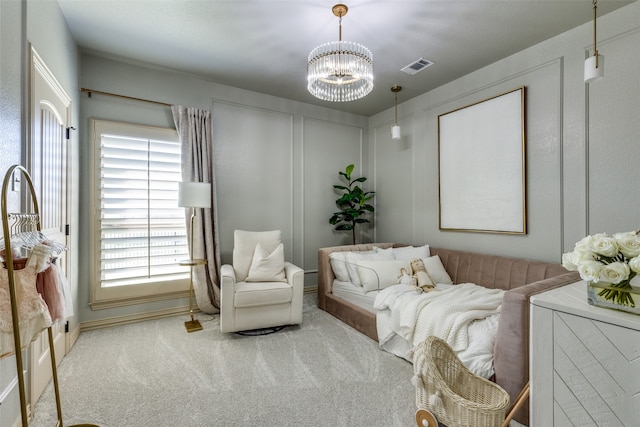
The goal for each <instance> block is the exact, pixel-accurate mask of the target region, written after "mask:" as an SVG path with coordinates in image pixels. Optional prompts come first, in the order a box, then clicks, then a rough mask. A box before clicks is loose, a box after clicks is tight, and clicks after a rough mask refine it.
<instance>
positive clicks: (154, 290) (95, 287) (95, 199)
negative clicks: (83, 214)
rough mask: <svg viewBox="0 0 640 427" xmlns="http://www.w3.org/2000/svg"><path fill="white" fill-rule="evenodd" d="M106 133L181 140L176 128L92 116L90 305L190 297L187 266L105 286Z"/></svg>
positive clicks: (122, 304) (98, 306)
mask: <svg viewBox="0 0 640 427" xmlns="http://www.w3.org/2000/svg"><path fill="white" fill-rule="evenodd" d="M104 133H108V134H112V135H122V136H126V137H132V138H145V139H156V140H162V141H175V142H179V136H178V132H177V131H176V130H175V129H171V128H160V127H151V126H144V125H136V124H131V123H122V122H112V121H106V120H98V119H90V134H89V140H90V145H91V190H90V201H91V202H90V206H91V207H90V209H91V210H90V212H91V222H90V224H91V227H90V233H89V234H90V249H91V263H90V266H91V272H90V277H91V292H90V301H89V306H90V307H91V308H92V309H94V310H97V309H105V308H114V307H121V306H126V305H132V304H142V303H148V302H154V301H162V300H168V299H177V298H185V297H188V296H189V269H188V268H187V267H179V266H177V268H179V269H180V268H181V269H182V272H181V271H180V270H178V271H176V275H175V276H173V277H172V278H170V279H167V280H160V281H158V280H145V281H141V282H143V283H138V284H129V285H122V286H110V287H102V286H101V282H102V279H101V224H100V205H101V198H100V197H101V191H100V181H101V179H100V176H101V149H100V144H101V135H102V134H104ZM176 203H177V201H176ZM185 228H186V224H185Z"/></svg>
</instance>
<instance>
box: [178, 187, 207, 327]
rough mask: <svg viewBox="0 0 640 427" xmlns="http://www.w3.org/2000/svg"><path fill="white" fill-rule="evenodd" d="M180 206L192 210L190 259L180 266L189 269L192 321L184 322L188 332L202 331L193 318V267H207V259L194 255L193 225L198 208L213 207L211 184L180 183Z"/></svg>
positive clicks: (189, 241)
mask: <svg viewBox="0 0 640 427" xmlns="http://www.w3.org/2000/svg"><path fill="white" fill-rule="evenodd" d="M178 206H180V207H184V208H191V224H190V228H189V240H188V244H189V259H188V260H186V261H181V262H180V265H183V266H188V267H189V315H190V316H191V320H189V321H187V322H184V326H185V328H187V332H195V331H200V330H202V325H201V324H200V322H199V321H198V320H197V319H195V318H194V317H193V267H195V266H197V265H205V264H206V263H207V260H206V259H202V258H199V259H198V258H195V257H194V253H193V224H194V221H195V218H196V208H210V207H211V184H209V183H206V182H180V183H179V184H178Z"/></svg>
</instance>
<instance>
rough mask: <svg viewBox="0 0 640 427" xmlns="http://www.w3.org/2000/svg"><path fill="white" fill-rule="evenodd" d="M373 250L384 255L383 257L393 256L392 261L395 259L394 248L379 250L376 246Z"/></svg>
mask: <svg viewBox="0 0 640 427" xmlns="http://www.w3.org/2000/svg"><path fill="white" fill-rule="evenodd" d="M373 250H374V251H375V252H376V253H379V254H380V253H381V254H383V255H384V254H391V259H393V248H386V249H382V248H379V247H377V246H374V247H373Z"/></svg>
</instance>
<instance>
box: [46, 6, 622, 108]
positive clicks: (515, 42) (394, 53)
mask: <svg viewBox="0 0 640 427" xmlns="http://www.w3.org/2000/svg"><path fill="white" fill-rule="evenodd" d="M58 2H59V4H60V7H61V9H62V12H63V14H64V16H65V18H66V20H67V23H68V24H69V28H70V29H71V32H72V34H73V36H74V38H75V40H76V42H77V43H78V45H79V46H80V47H81V48H83V49H85V50H87V51H90V52H94V53H100V54H102V55H105V56H115V57H119V58H123V59H127V60H133V61H142V62H146V63H150V64H154V65H159V66H163V67H168V68H171V69H174V70H180V71H184V72H187V73H190V74H193V75H197V76H199V77H203V78H205V79H207V80H211V81H214V82H218V83H222V84H225V85H229V86H235V87H240V88H244V89H248V90H253V91H257V92H262V93H267V94H271V95H275V96H279V97H283V98H288V99H293V100H297V101H301V102H306V103H311V104H317V105H323V106H327V107H331V108H334V109H339V110H342V111H350V112H353V113H357V114H362V115H365V116H370V115H373V114H375V113H378V112H380V111H382V110H385V109H387V108H390V107H392V106H393V104H394V101H393V93H392V92H391V90H390V88H391V86H393V85H401V86H402V87H403V90H402V92H400V93H399V95H398V99H399V102H402V101H403V100H406V99H410V98H413V97H415V96H417V95H419V94H421V93H424V92H427V91H429V90H431V89H433V88H435V87H438V86H441V85H443V84H444V83H447V82H449V81H452V80H454V79H456V78H458V77H460V76H463V75H465V74H468V73H469V72H471V71H474V70H477V69H479V68H482V67H484V66H486V65H488V64H491V63H493V62H495V61H497V60H499V59H501V58H504V57H507V56H509V55H511V54H513V53H515V52H518V51H520V50H523V49H525V48H527V47H529V46H532V45H535V44H537V43H539V42H541V41H543V40H546V39H548V38H550V37H553V36H555V35H558V34H560V33H563V32H565V31H567V30H569V29H571V28H574V27H577V26H579V25H581V24H583V23H585V22H589V21H592V20H593V8H592V2H591V1H590V0H565V1H555V0H535V1H526V0H507V1H492V0H472V1H458V0H449V1H435V0H422V1H418V0H349V1H346V2H345V4H346V5H347V6H348V7H349V12H348V13H347V15H346V16H345V17H344V18H343V20H342V32H343V34H342V39H343V40H348V41H354V42H358V43H361V44H363V45H365V46H367V47H368V48H369V49H370V50H371V51H372V52H373V56H374V63H375V65H374V75H375V80H374V89H373V91H372V92H371V93H370V94H369V95H368V96H366V97H365V98H363V99H360V100H358V101H352V102H346V103H330V102H326V101H320V100H318V99H316V98H314V97H313V96H312V95H310V94H309V93H308V92H307V89H306V65H307V57H308V55H309V52H310V51H311V50H312V49H313V48H314V47H316V46H317V45H319V44H322V43H326V42H329V41H335V40H337V39H338V18H337V17H335V16H334V15H333V13H332V11H331V8H332V6H333V5H334V4H336V3H338V1H331V0H58ZM629 3H632V1H618V0H600V1H599V2H598V16H599V17H600V16H602V15H604V14H606V13H608V12H611V11H612V10H614V9H617V8H619V7H621V6H624V5H627V4H629ZM591 37H592V35H591V34H589V36H588V37H585V40H584V45H585V47H589V46H590V45H591V43H592V40H591ZM420 57H424V58H426V59H429V60H432V61H435V65H433V66H431V67H430V68H428V69H426V70H424V71H422V72H420V73H418V74H416V75H414V76H410V75H408V74H405V73H403V72H401V71H400V69H401V68H402V67H404V66H406V65H408V64H409V63H411V62H413V61H414V60H416V59H418V58H420ZM92 89H95V90H101V88H99V87H95V88H92ZM124 95H131V96H135V94H124Z"/></svg>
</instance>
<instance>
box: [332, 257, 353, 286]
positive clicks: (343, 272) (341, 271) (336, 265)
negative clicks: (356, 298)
mask: <svg viewBox="0 0 640 427" xmlns="http://www.w3.org/2000/svg"><path fill="white" fill-rule="evenodd" d="M329 262H330V263H331V269H332V270H333V274H334V275H335V276H336V279H338V280H340V281H341V282H349V281H350V279H349V271H348V270H347V253H346V252H331V253H330V254H329Z"/></svg>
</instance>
